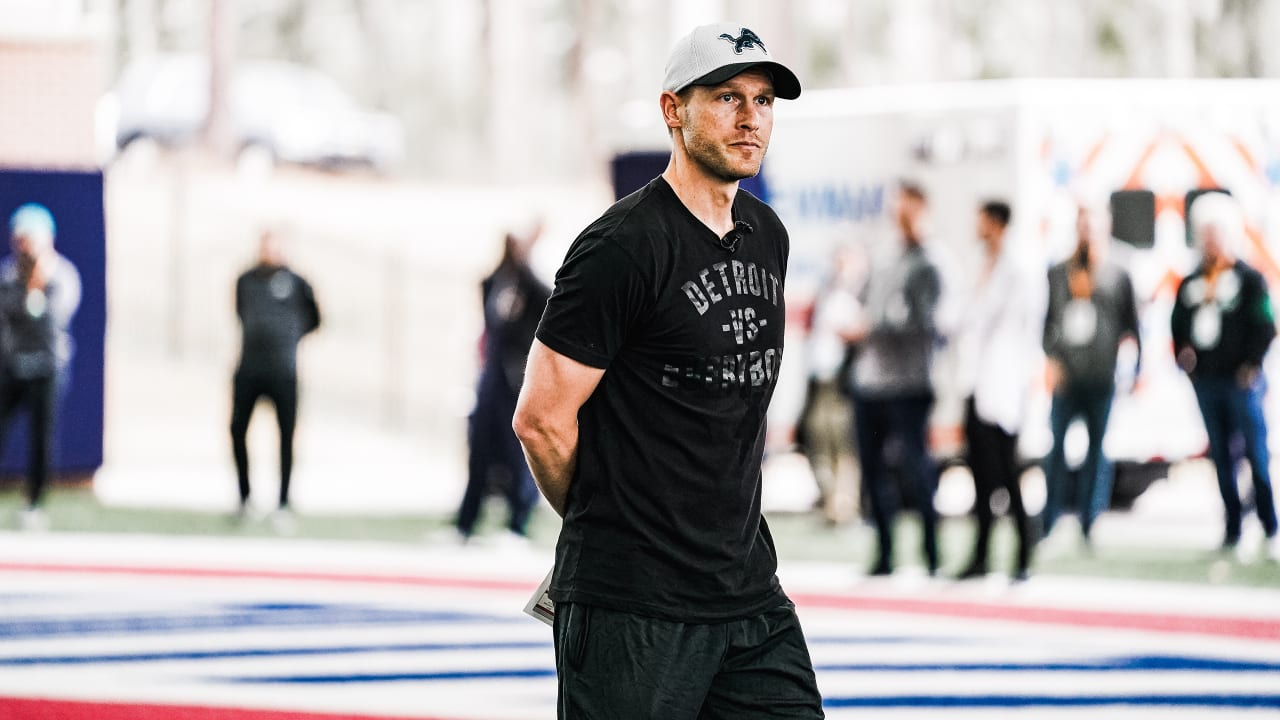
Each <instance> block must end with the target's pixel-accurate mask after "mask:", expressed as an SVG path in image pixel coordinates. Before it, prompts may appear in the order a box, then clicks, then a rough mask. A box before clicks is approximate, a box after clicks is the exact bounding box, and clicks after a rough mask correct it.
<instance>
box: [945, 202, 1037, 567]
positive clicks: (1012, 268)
mask: <svg viewBox="0 0 1280 720" xmlns="http://www.w3.org/2000/svg"><path fill="white" fill-rule="evenodd" d="M1011 214H1012V212H1011V210H1010V208H1009V205H1008V203H1005V202H1002V201H999V200H991V201H988V202H985V203H983V204H982V206H981V207H980V208H979V210H978V219H977V234H978V239H979V240H980V241H981V243H982V248H983V251H984V252H983V258H982V265H981V268H980V269H979V273H978V277H977V279H976V284H975V286H974V288H973V291H972V294H971V296H970V300H969V303H968V307H967V312H966V313H965V315H964V317H963V319H961V320H960V327H959V330H958V342H959V345H960V363H961V367H962V370H961V372H960V375H961V380H960V382H961V384H962V387H964V388H965V389H966V390H968V393H969V395H968V400H967V401H966V402H965V421H964V433H965V441H966V444H967V446H968V450H967V457H966V461H967V463H968V465H969V470H970V471H971V472H972V473H973V485H974V491H975V496H974V506H973V507H974V514H975V515H976V516H977V520H978V526H977V535H976V538H975V540H974V546H973V557H972V559H971V560H970V561H969V564H968V565H966V566H965V568H964V570H962V571H961V572H960V575H959V578H960V579H962V580H964V579H968V578H976V577H981V576H983V575H986V574H987V556H988V544H989V542H990V538H991V527H992V524H993V523H994V519H995V518H994V514H993V512H992V509H991V500H992V494H993V493H995V491H996V490H998V489H1001V488H1003V489H1004V490H1005V491H1006V492H1007V493H1008V495H1009V512H1010V514H1011V515H1012V517H1013V521H1014V527H1015V528H1016V530H1017V533H1018V554H1017V561H1016V562H1015V564H1014V567H1013V572H1012V576H1013V578H1014V579H1015V580H1023V579H1025V578H1026V577H1027V571H1028V567H1029V566H1030V563H1031V549H1032V545H1033V544H1034V542H1035V539H1034V537H1033V535H1032V532H1031V523H1030V521H1029V520H1028V518H1027V511H1026V508H1025V507H1024V506H1023V504H1022V487H1021V484H1020V482H1019V479H1020V475H1021V472H1020V468H1019V465H1018V431H1019V429H1020V428H1021V426H1022V422H1023V418H1024V416H1025V413H1026V404H1027V396H1028V394H1029V391H1030V389H1031V381H1032V374H1033V372H1034V368H1035V365H1036V362H1037V361H1038V360H1039V357H1038V353H1037V352H1036V339H1037V337H1038V335H1039V332H1040V322H1041V320H1042V318H1043V312H1044V298H1043V297H1042V296H1043V287H1042V286H1039V285H1038V283H1034V282H1033V281H1032V275H1031V274H1030V273H1029V272H1028V271H1027V268H1026V267H1025V266H1024V263H1023V261H1022V258H1021V257H1020V256H1019V253H1018V251H1017V248H1015V247H1014V246H1013V244H1012V243H1011V242H1009V241H1008V238H1007V230H1008V226H1009V219H1010V216H1011Z"/></svg>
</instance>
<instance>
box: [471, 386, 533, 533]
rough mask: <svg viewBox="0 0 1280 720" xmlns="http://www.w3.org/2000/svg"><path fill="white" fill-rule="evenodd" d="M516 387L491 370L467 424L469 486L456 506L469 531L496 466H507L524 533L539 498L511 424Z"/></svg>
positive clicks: (512, 525) (516, 518) (511, 499)
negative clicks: (491, 372) (492, 373)
mask: <svg viewBox="0 0 1280 720" xmlns="http://www.w3.org/2000/svg"><path fill="white" fill-rule="evenodd" d="M516 399H517V393H516V391H514V390H512V389H511V388H510V387H509V386H508V384H507V383H506V382H505V381H503V380H502V379H500V378H495V377H493V376H490V375H487V374H486V376H485V377H484V378H482V379H481V381H480V385H479V387H478V389H477V392H476V407H475V410H473V411H472V413H471V417H470V419H469V420H468V424H467V442H468V450H469V453H468V457H467V489H466V492H464V493H463V495H462V505H461V506H460V507H459V508H458V532H460V533H462V534H463V535H465V536H467V537H470V536H471V533H472V532H474V531H475V526H476V521H477V520H478V519H479V518H480V508H481V506H482V505H483V504H484V499H485V496H486V495H487V494H488V491H489V480H490V477H491V473H492V471H493V470H494V469H501V470H504V471H505V472H506V475H507V477H506V484H505V485H504V486H503V489H504V491H505V492H504V494H505V495H506V498H507V507H508V508H509V511H510V518H509V519H508V522H507V527H508V529H510V530H511V532H514V533H517V534H520V535H524V534H525V530H526V527H527V525H528V524H529V516H530V515H532V514H533V508H534V507H535V506H536V505H537V504H538V486H537V484H535V483H534V481H533V474H532V473H531V472H529V465H528V463H527V462H525V459H524V451H523V450H522V449H521V448H520V440H519V439H518V438H517V437H516V433H515V431H514V430H512V429H511V419H512V417H513V416H514V415H515V412H516Z"/></svg>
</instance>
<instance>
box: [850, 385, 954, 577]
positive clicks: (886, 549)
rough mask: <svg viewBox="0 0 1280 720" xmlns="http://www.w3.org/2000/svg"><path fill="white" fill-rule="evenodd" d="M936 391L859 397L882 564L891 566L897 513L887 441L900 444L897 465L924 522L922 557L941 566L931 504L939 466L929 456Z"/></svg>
mask: <svg viewBox="0 0 1280 720" xmlns="http://www.w3.org/2000/svg"><path fill="white" fill-rule="evenodd" d="M932 408H933V396H932V395H917V396H908V397H897V398H884V399H874V400H869V399H855V401H854V428H855V430H854V432H855V434H856V435H857V441H858V452H859V458H860V459H861V461H862V482H863V484H864V485H866V486H867V494H868V497H869V499H870V501H871V516H872V519H874V520H875V523H876V534H877V536H878V538H879V549H878V554H877V559H876V566H877V568H878V569H881V570H887V569H888V568H890V567H892V565H893V520H894V516H895V515H896V514H897V495H898V494H897V493H896V492H895V489H894V488H893V487H892V485H891V482H892V480H891V477H892V476H891V474H890V472H889V462H888V458H887V455H886V450H887V448H888V445H889V442H890V441H894V442H896V443H897V447H898V450H899V455H900V457H898V463H897V464H898V466H899V467H900V468H901V469H902V471H903V472H904V473H906V475H907V480H908V482H909V485H910V491H911V493H912V494H913V495H914V496H915V498H914V499H915V503H916V506H917V507H918V509H919V511H920V520H921V524H922V525H923V526H924V556H925V562H926V563H928V566H929V571H930V572H934V571H936V570H937V569H938V530H937V526H938V511H937V510H935V509H934V507H933V494H934V489H935V488H936V486H937V483H938V470H937V467H936V466H935V465H934V464H933V457H932V456H930V455H929V438H928V433H929V411H930V410H931V409H932Z"/></svg>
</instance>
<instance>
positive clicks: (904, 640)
mask: <svg viewBox="0 0 1280 720" xmlns="http://www.w3.org/2000/svg"><path fill="white" fill-rule="evenodd" d="M805 642H807V643H808V644H809V645H958V644H961V643H972V642H974V640H973V638H960V637H909V636H906V635H882V636H876V635H844V636H840V635H832V636H818V637H806V638H805ZM987 644H990V643H987Z"/></svg>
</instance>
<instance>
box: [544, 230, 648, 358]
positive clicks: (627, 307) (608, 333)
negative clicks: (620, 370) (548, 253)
mask: <svg viewBox="0 0 1280 720" xmlns="http://www.w3.org/2000/svg"><path fill="white" fill-rule="evenodd" d="M647 285H648V283H647V282H646V281H645V279H644V277H643V276H642V273H641V272H640V268H639V266H638V264H637V263H636V261H635V260H634V259H633V258H632V257H631V255H629V254H628V253H627V252H626V250H624V249H623V248H622V247H621V246H619V244H618V243H617V241H615V240H613V239H611V238H605V237H600V236H597V235H584V236H582V237H580V238H579V239H578V240H577V241H576V242H574V244H573V247H571V248H570V249H569V254H568V255H567V256H566V257H565V261H564V265H562V266H561V267H560V271H559V272H557V273H556V286H555V289H554V290H553V291H552V293H551V299H550V300H548V301H547V308H546V310H545V311H544V312H543V314H542V322H540V323H539V324H538V332H537V338H538V340H540V341H542V344H544V345H546V346H547V347H549V348H551V349H552V350H554V351H556V352H558V353H560V354H561V355H564V356H566V357H569V358H571V359H573V360H576V361H578V362H580V363H583V364H584V365H590V366H591V367H595V368H606V367H608V366H609V363H610V362H611V361H612V360H613V357H614V356H615V355H616V354H617V353H618V350H619V349H620V348H621V347H622V344H623V342H624V341H625V340H626V338H627V335H628V333H629V332H630V331H631V328H632V327H633V326H634V325H635V322H636V318H638V317H639V316H640V313H641V311H642V309H643V307H644V304H645V298H646V297H647V291H646V288H647Z"/></svg>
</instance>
